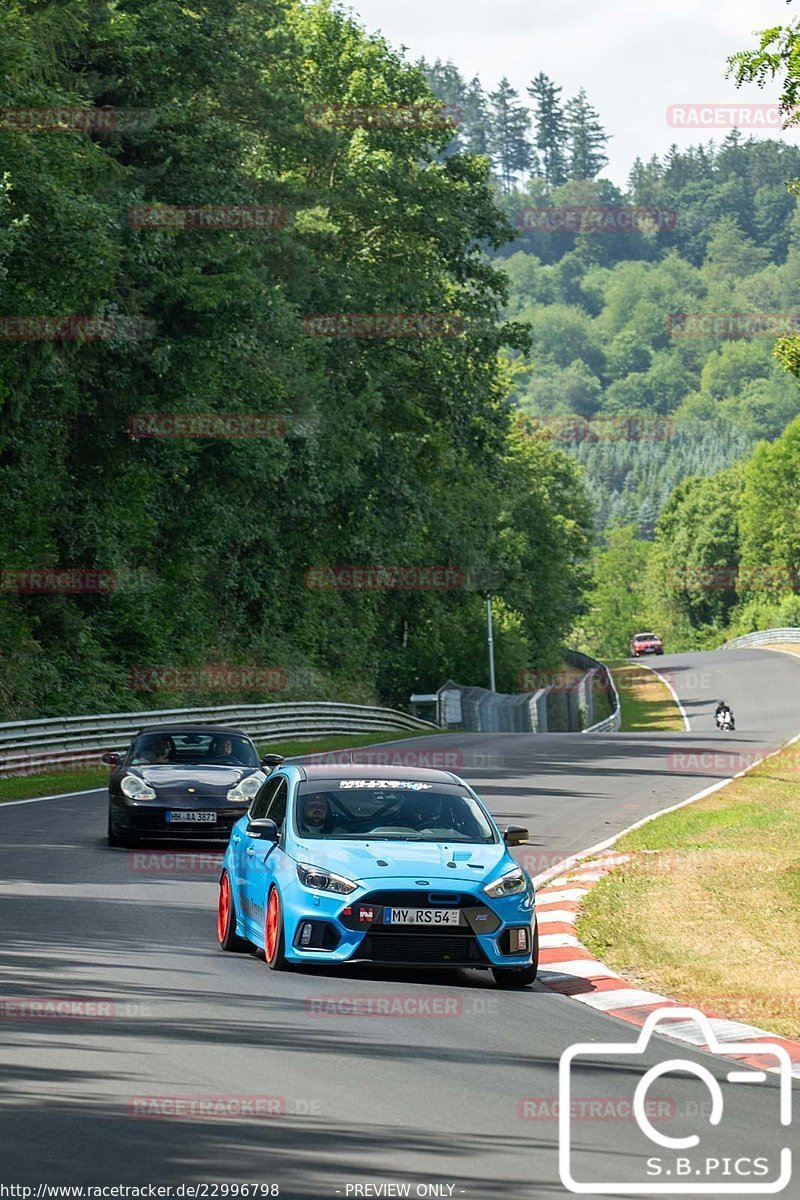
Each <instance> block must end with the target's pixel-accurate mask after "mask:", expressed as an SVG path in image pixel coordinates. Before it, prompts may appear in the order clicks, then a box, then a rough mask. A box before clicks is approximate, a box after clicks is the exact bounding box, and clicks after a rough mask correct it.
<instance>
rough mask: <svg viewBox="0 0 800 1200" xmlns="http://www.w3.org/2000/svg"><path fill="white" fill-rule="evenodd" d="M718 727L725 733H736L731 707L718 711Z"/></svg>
mask: <svg viewBox="0 0 800 1200" xmlns="http://www.w3.org/2000/svg"><path fill="white" fill-rule="evenodd" d="M717 729H719V730H721V731H722V732H723V733H734V732H735V731H736V726H735V725H734V723H733V713H732V712H731V710H730V709H729V708H723V709H722V711H721V712H718V713H717Z"/></svg>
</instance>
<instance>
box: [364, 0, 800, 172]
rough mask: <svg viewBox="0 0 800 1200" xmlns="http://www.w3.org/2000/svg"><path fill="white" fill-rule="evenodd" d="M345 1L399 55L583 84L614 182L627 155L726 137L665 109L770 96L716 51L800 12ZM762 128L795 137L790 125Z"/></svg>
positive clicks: (736, 4) (658, 2)
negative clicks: (604, 135) (739, 76)
mask: <svg viewBox="0 0 800 1200" xmlns="http://www.w3.org/2000/svg"><path fill="white" fill-rule="evenodd" d="M349 7H350V8H351V9H352V10H353V11H354V12H355V13H356V15H357V16H358V17H359V19H360V21H361V23H362V24H363V25H364V26H365V27H366V28H367V29H368V30H370V31H372V32H375V31H378V30H380V31H381V32H382V33H383V34H384V36H385V37H386V38H387V40H388V41H389V42H390V43H391V44H392V45H393V46H394V47H395V48H399V47H400V46H405V47H407V54H408V57H409V58H411V59H417V58H419V57H421V56H424V57H425V58H427V59H429V60H433V59H436V58H441V59H444V60H446V59H452V61H453V62H454V63H455V64H456V66H457V67H458V68H459V70H460V71H461V73H462V75H464V76H465V77H466V78H467V79H471V78H472V76H473V75H480V77H481V80H482V82H483V85H484V88H486V89H487V90H488V91H491V90H493V89H494V87H495V86H496V84H497V81H498V80H499V79H500V78H501V77H502V76H503V75H506V76H507V77H508V79H509V80H510V81H511V84H512V86H513V87H515V88H516V89H517V90H518V91H519V93H520V97H521V98H524V99H526V100H527V99H528V97H527V95H526V92H525V89H526V87H527V85H528V83H529V82H530V80H531V79H532V78H533V76H535V75H537V74H538V73H539V71H544V72H545V73H546V74H547V75H549V76H550V77H551V78H552V79H554V80H555V82H556V83H557V84H561V85H563V88H564V91H563V93H562V99H565V98H567V97H568V96H571V95H574V93H575V92H577V90H578V88H579V87H581V86H584V87H585V88H586V91H587V93H588V95H589V100H590V103H591V104H593V106H594V107H595V108H596V109H597V110H598V111H599V113H600V117H601V120H602V123H603V124H604V126H605V128H606V130H607V131H608V132H609V133H612V134H613V139H612V141H611V142H610V143H609V148H608V154H609V159H610V162H609V166H608V167H607V168H606V169H605V170H604V171H603V175H604V176H606V177H607V178H610V179H612V180H613V181H614V182H615V183H617V184H619V185H620V186H622V187H624V185H625V183H626V181H627V177H628V172H629V170H630V167H631V165H632V163H633V161H634V159H635V158H636V157H637V155H638V156H640V157H642V158H649V157H650V156H651V154H653V153H656V154H661V155H663V154H664V153H665V152H666V151H667V150H668V149H669V147H670V145H672V143H676V144H677V145H678V146H679V147H685V146H688V145H692V144H696V143H697V142H700V141H703V142H707V141H709V140H710V138H711V137H713V138H714V140H715V141H721V140H722V138H724V137H725V135H726V132H727V130H726V129H725V128H715V129H709V128H708V127H707V126H705V127H702V128H697V127H695V128H684V127H679V126H676V125H670V123H669V122H668V110H669V108H670V106H674V105H679V106H681V111H679V112H678V113H677V114H675V119H676V120H678V121H680V120H681V119H684V121H688V120H691V119H693V116H692V114H691V113H690V112H689V111H687V110H688V109H690V108H692V107H694V108H695V110H697V109H698V108H699V107H700V106H703V105H706V106H707V105H713V106H719V105H730V104H731V103H733V104H735V105H740V104H746V105H747V106H748V112H749V111H750V110H749V106H751V105H753V104H757V105H763V104H774V103H775V102H777V100H778V96H779V94H780V87H779V84H778V83H777V82H776V83H768V84H767V86H766V87H765V88H764V89H760V88H758V87H756V86H754V85H748V86H746V87H742V88H737V87H736V85H735V83H734V82H733V80H726V78H725V69H726V58H727V56H728V55H729V54H732V53H734V52H736V51H739V50H748V49H751V48H754V47H755V45H756V38H755V36H754V34H755V31H756V30H761V29H765V28H769V27H771V26H774V25H785V24H787V23H788V22H789V21H791V20H792V18H793V17H797V16H798V15H800V14H799V12H798V10H799V9H800V5H798V4H796V3H794V4H791V5H788V6H787V4H786V3H785V0H615V3H613V4H609V3H608V0H599V2H598V0H552V3H550V4H547V5H545V4H542V3H541V0H491V3H483V2H480V0H352V2H351V3H350V4H349ZM765 115H766V114H763V113H753V115H752V120H757V119H758V117H759V116H765ZM695 119H702V120H706V119H707V116H706V115H704V114H701V113H699V112H697V116H696V118H695ZM712 119H716V118H712ZM743 127H744V126H743V125H742V128H743ZM770 136H773V137H778V138H785V139H787V140H789V141H792V142H794V143H795V144H800V130H792V131H791V132H787V131H785V130H781V129H780V128H778V129H777V130H774V131H772V132H771V134H770Z"/></svg>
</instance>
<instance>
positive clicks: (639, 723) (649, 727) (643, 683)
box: [607, 661, 684, 733]
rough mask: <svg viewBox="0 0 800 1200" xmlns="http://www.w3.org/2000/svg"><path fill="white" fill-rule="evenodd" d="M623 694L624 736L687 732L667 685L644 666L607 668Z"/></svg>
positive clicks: (619, 665)
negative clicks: (627, 734)
mask: <svg viewBox="0 0 800 1200" xmlns="http://www.w3.org/2000/svg"><path fill="white" fill-rule="evenodd" d="M607 665H608V667H609V670H610V671H611V674H612V675H613V676H614V683H615V685H616V688H617V691H618V692H619V702H620V708H621V710H622V732H623V733H655V732H656V731H658V730H666V731H671V730H676V731H680V730H683V728H684V724H683V717H682V716H681V711H680V709H679V708H678V706H677V704H676V703H675V701H674V699H673V697H672V693H671V692H670V690H669V688H668V687H667V685H666V684H665V683H664V682H663V681H662V680H661V679H659V677H658V676H657V675H655V674H653V672H652V671H651V670H648V668H647V667H644V666H642V665H641V664H640V663H626V662H623V661H617V662H612V663H608V664H607Z"/></svg>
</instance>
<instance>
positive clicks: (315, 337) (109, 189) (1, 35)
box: [0, 0, 800, 719]
mask: <svg viewBox="0 0 800 1200" xmlns="http://www.w3.org/2000/svg"><path fill="white" fill-rule="evenodd" d="M775 36H776V37H780V36H783V35H782V34H781V31H778V32H777V34H775ZM793 45H794V43H793V42H791V41H787V50H786V54H785V60H786V62H787V63H789V66H788V67H787V73H788V74H787V78H788V82H787V85H786V88H787V91H786V95H787V103H788V102H789V101H791V99H792V95H793V92H792V87H793V84H792V82H791V80H792V72H793V71H796V68H795V66H794V65H792V64H794V63H795V60H796V51H793V50H792V46H793ZM793 55H794V57H793ZM0 58H1V59H2V72H1V73H0V101H2V104H0V114H1V115H2V119H0V153H1V154H2V174H0V332H1V333H2V336H1V337H0V571H1V572H2V576H0V593H2V594H0V717H4V718H6V719H13V718H17V717H22V716H29V715H39V716H47V715H52V714H58V713H68V712H91V711H98V710H112V709H120V708H122V709H135V708H141V707H167V706H169V705H170V704H173V703H196V702H197V703H211V702H222V701H230V700H235V699H237V697H238V695H239V692H240V690H241V693H242V694H244V693H245V691H246V694H247V695H248V697H249V698H251V699H253V700H262V699H276V698H284V697H286V698H293V697H302V698H325V697H333V696H336V697H339V698H344V699H354V700H374V699H381V700H382V701H388V702H391V703H394V704H398V705H406V704H407V700H408V696H409V693H410V692H411V691H413V690H423V691H427V690H430V689H432V688H435V687H437V686H438V685H439V684H441V683H442V682H443V681H444V679H445V678H446V677H448V676H454V677H458V678H461V679H462V680H463V681H464V682H469V683H485V682H486V666H485V643H484V636H485V631H484V625H483V622H484V611H483V596H484V593H485V592H486V591H487V590H491V592H492V593H493V596H494V608H495V620H496V629H497V637H496V650H497V668H498V674H497V683H498V687H499V688H500V689H501V690H512V689H513V687H514V682H515V680H516V679H517V678H518V674H519V671H520V670H521V668H523V667H530V666H531V665H532V664H534V665H535V666H536V667H537V668H547V667H549V666H552V665H555V664H556V663H557V661H558V659H559V655H560V649H561V646H562V645H563V644H564V643H565V642H566V641H574V642H576V643H577V644H580V645H582V646H583V647H584V648H586V649H589V650H590V651H594V650H597V651H600V652H602V653H617V652H620V649H621V648H622V649H624V642H625V641H626V640H627V637H628V636H629V634H630V632H631V630H632V627H633V626H634V625H641V624H657V623H659V622H660V623H661V626H662V627H663V630H664V631H665V633H666V634H667V635H668V636H669V637H670V638H671V639H672V640H673V644H674V645H676V646H677V645H678V644H681V645H693V644H701V643H703V644H705V642H708V641H710V640H713V637H715V636H717V635H718V634H719V632H720V631H721V630H723V629H725V628H728V627H738V626H741V625H743V624H744V625H746V624H747V623H748V622H752V621H754V620H764V619H772V618H773V617H775V616H776V615H778V616H780V617H781V618H782V619H783V618H784V617H785V618H786V619H788V618H789V616H791V613H790V612H789V609H790V608H791V603H793V602H794V601H793V592H792V590H791V589H790V590H789V591H788V593H787V595H786V596H784V597H783V598H781V597H780V596H777V595H776V594H775V591H774V588H773V590H772V591H771V592H770V593H769V596H768V603H767V602H765V600H764V594H763V591H757V592H756V594H753V591H752V586H751V587H750V591H747V592H746V591H745V590H743V584H742V578H743V577H741V578H740V577H738V576H737V579H736V580H735V581H734V583H733V585H732V587H731V588H730V589H728V590H724V589H722V590H720V589H719V588H717V589H716V590H715V591H714V592H713V594H712V593H711V592H710V591H709V589H708V588H706V589H705V592H703V591H702V589H697V588H696V587H695V586H694V583H693V577H692V578H689V576H688V575H687V574H686V572H687V570H688V566H687V564H688V565H689V566H690V565H692V564H694V565H695V566H697V565H702V566H704V567H707V566H709V565H710V564H711V565H715V566H724V567H725V568H728V567H730V565H731V564H732V563H741V564H743V565H744V566H752V565H753V564H754V563H755V561H756V560H757V559H758V558H759V555H761V556H762V557H763V554H764V553H765V552H767V551H768V553H769V555H770V558H769V561H770V563H771V564H773V565H778V566H780V565H781V564H784V565H785V566H786V567H787V568H788V567H789V566H790V565H791V566H792V567H794V566H795V565H796V563H797V561H800V560H798V559H797V558H795V559H794V560H793V559H792V555H793V553H794V543H793V541H792V537H793V535H792V534H791V533H790V532H788V531H787V530H788V526H787V521H786V508H785V501H786V495H787V489H789V490H791V489H792V488H794V481H795V474H794V472H795V471H796V470H797V469H798V468H797V467H796V464H795V447H796V445H797V444H798V443H800V432H798V431H799V430H800V425H799V424H798V422H797V421H794V419H795V418H796V417H797V414H798V413H800V389H798V386H797V380H796V378H795V377H794V376H793V375H792V373H791V372H792V370H793V371H794V372H795V374H797V373H798V364H800V353H798V350H797V347H798V345H800V342H798V340H797V339H793V338H788V339H784V340H783V341H782V342H780V343H779V351H778V357H777V358H776V355H775V352H774V336H773V334H774V330H773V329H772V327H771V326H770V328H769V329H765V328H756V329H755V332H753V329H752V328H749V329H748V330H746V331H745V333H744V334H742V333H741V331H740V332H739V333H737V334H736V336H732V335H730V334H729V332H727V331H724V330H723V332H722V333H720V331H719V329H711V331H710V332H709V331H708V330H705V329H704V328H703V327H702V325H698V322H697V318H696V316H695V314H699V313H703V314H725V313H738V314H751V317H752V314H753V313H756V314H758V313H764V312H769V313H784V314H787V313H791V312H792V311H793V310H794V311H795V312H797V311H798V310H800V216H799V215H798V202H797V189H796V188H795V189H792V188H791V187H790V186H787V184H788V182H789V181H790V180H792V179H796V178H797V177H798V176H800V151H798V149H797V148H796V147H794V146H791V145H789V144H788V143H782V142H779V141H777V140H773V141H752V140H750V141H746V140H744V139H742V138H741V137H740V135H739V134H737V133H732V134H730V135H729V136H728V137H726V138H725V139H724V141H723V142H722V144H721V145H719V146H714V145H705V146H697V147H694V148H692V149H688V150H684V151H678V150H677V149H673V150H672V151H671V152H670V153H669V155H667V157H666V158H665V159H663V160H659V159H658V158H654V157H651V158H650V159H649V160H645V159H642V160H640V161H637V162H636V163H635V164H634V167H633V170H632V172H631V176H630V180H629V182H628V186H627V189H626V190H625V191H623V190H621V189H619V188H617V187H616V186H615V185H614V184H612V183H611V182H609V181H608V180H607V179H603V178H602V171H603V168H604V166H605V164H606V148H607V144H608V139H609V134H608V133H607V132H606V130H605V129H604V128H603V126H602V124H601V121H600V117H599V116H598V114H597V112H596V111H595V110H594V109H593V107H592V105H591V103H590V99H589V97H588V96H587V95H586V94H585V92H583V91H580V92H579V93H578V94H577V95H576V96H574V97H571V98H563V99H562V96H561V90H560V88H559V87H558V86H557V84H556V83H554V82H553V81H552V80H551V79H549V78H548V76H547V75H545V74H544V73H543V72H540V73H539V74H538V75H536V76H535V77H534V78H532V80H531V84H530V88H529V89H528V97H527V99H526V100H525V101H524V102H523V101H520V98H519V96H518V95H517V94H516V93H515V92H514V90H513V89H512V88H511V87H510V85H509V84H508V81H507V80H502V81H501V82H500V84H499V85H498V86H497V88H496V89H495V91H493V92H492V91H490V92H485V91H484V89H483V87H482V85H481V82H480V80H478V79H474V80H472V81H469V82H467V81H465V80H464V79H463V78H462V77H461V75H460V74H459V72H458V70H457V68H456V67H455V66H453V64H449V63H448V64H442V63H436V64H428V63H425V62H420V63H417V64H413V63H411V62H409V61H408V60H407V59H406V58H405V57H404V55H403V54H401V53H398V52H395V51H394V50H393V49H392V48H391V47H390V46H388V45H387V44H386V42H385V41H384V40H383V39H382V38H380V37H376V36H371V35H369V34H367V33H366V32H365V31H364V30H363V29H362V28H361V27H360V26H359V24H358V23H357V22H355V21H354V20H353V19H352V18H351V17H350V16H348V15H347V14H346V13H343V12H342V11H340V10H339V9H338V8H336V7H334V6H332V5H330V4H329V3H327V2H326V0H322V2H320V3H312V4H309V3H304V2H302V0H268V2H265V0H205V2H203V0H201V2H200V3H198V4H196V5H193V6H192V7H191V8H190V9H187V8H186V7H185V6H183V5H181V4H179V3H177V0H115V2H114V3H112V2H110V0H64V2H63V3H58V4H50V3H39V2H34V0H9V2H8V3H7V4H6V5H5V6H4V7H3V9H2V12H0ZM783 61H784V60H783V58H782V57H781V55H780V54H779V55H777V57H776V56H775V55H772V56H771V52H770V51H769V50H768V49H765V48H762V52H761V54H760V55H759V54H758V53H756V54H754V55H752V56H747V55H745V56H743V57H742V59H741V61H740V62H739V63H738V64H737V67H736V70H737V72H738V74H739V75H740V77H741V78H759V77H763V76H764V74H765V73H767V74H768V73H769V72H770V71H777V70H779V69H780V67H781V64H782V63H783ZM795 99H796V97H795ZM528 101H530V103H528ZM408 114H412V117H411V118H409V116H408ZM413 114H417V115H416V116H413ZM420 114H423V116H420ZM423 118H424V119H423ZM631 208H636V209H637V210H647V213H649V212H650V211H651V210H657V211H658V213H660V214H662V216H663V219H661V217H659V219H657V220H655V221H653V220H651V218H650V216H648V215H647V213H645V216H644V217H641V212H640V215H639V216H637V218H636V220H635V221H633V222H632V223H629V225H628V227H626V228H623V227H622V225H618V226H617V227H614V228H609V227H605V228H591V227H578V228H572V229H571V230H570V231H569V232H566V231H564V230H563V229H553V228H547V227H546V224H547V223H546V222H545V224H544V225H543V224H542V222H541V220H539V219H538V217H537V214H539V216H541V212H542V210H548V211H550V210H558V211H561V212H564V211H566V210H569V211H571V212H573V213H574V212H575V211H579V212H585V211H587V210H592V211H595V212H597V211H601V212H608V211H614V212H617V211H621V210H629V209H631ZM220 212H222V213H223V216H222V217H220V215H219V214H220ZM224 214H227V215H224ZM531 214H533V215H534V218H535V219H533V220H532V219H530V218H531ZM698 329H700V335H698ZM791 331H792V330H791V329H790V332H791ZM787 368H788V370H787ZM223 419H224V420H223ZM793 421H794V423H793V424H792V422H793ZM225 422H227V424H226V423H225ZM787 425H788V426H789V428H788V429H787V430H786V432H785V433H784V432H783V431H784V430H785V429H786V427H787ZM221 429H222V430H224V429H228V431H229V432H228V433H225V432H224V431H223V432H220V430H221ZM230 429H235V430H238V433H237V434H235V435H234V434H231V433H230ZM159 431H160V432H159ZM164 431H167V433H166V434H165V432H164ZM762 439H766V441H764V440H762ZM745 506H748V507H747V508H746V511H745ZM790 524H791V525H792V526H796V524H797V523H796V522H794V521H792V522H790ZM779 531H787V532H779ZM798 549H800V547H798ZM757 565H758V564H757ZM760 565H761V566H763V563H761V564H760ZM329 568H334V570H330V569H329ZM414 568H421V569H422V570H421V571H419V572H416V573H415V572H414V570H413V569H414ZM353 569H355V570H353ZM56 571H58V572H70V571H71V572H73V573H74V575H75V578H79V579H84V580H85V579H86V578H89V577H91V578H93V579H95V586H94V587H88V586H81V587H80V588H79V589H78V590H70V589H69V588H62V587H61V586H60V585H59V586H50V584H47V583H46V584H45V586H43V587H40V586H39V585H38V584H37V585H36V586H34V585H33V584H30V583H29V584H28V585H20V583H19V580H20V579H23V578H29V577H28V576H22V575H19V572H38V573H39V574H38V575H37V576H36V578H38V579H40V580H41V579H45V580H50V581H52V580H53V579H55V578H58V579H61V578H63V576H60V575H59V576H58V577H56V576H55V575H54V574H53V573H54V572H56ZM592 571H594V583H592V582H591V580H592ZM665 572H666V573H667V574H665ZM87 573H88V574H87ZM723 575H724V578H725V579H726V580H728V578H729V577H728V575H725V573H724V572H723ZM98 578H102V579H103V580H105V581H106V583H105V585H104V586H103V587H100V586H97V583H96V581H97V579H98ZM748 578H749V580H750V584H751V585H752V573H751V575H750V576H749V577H748ZM443 579H444V580H446V581H447V582H446V583H445V584H442V583H441V580H443ZM398 580H401V582H398ZM402 580H406V581H408V580H411V581H412V582H402ZM665 580H666V581H667V582H666V585H665ZM365 581H366V582H365ZM414 581H416V582H414ZM420 581H423V582H420ZM437 581H439V582H437ZM709 596H710V598H709ZM787 605H788V607H787ZM770 606H771V607H770ZM793 611H794V610H792V612H793ZM797 616H798V619H800V612H798V614H797ZM737 623H738V626H737ZM612 626H613V627H612ZM621 644H622V646H621ZM225 666H227V667H230V668H236V667H242V668H245V669H246V670H248V671H249V672H250V673H251V674H250V675H249V676H248V678H254V679H256V680H261V683H260V684H256V685H253V686H252V690H250V689H251V685H250V684H247V685H246V686H245V684H244V683H243V684H242V688H241V689H239V688H238V687H237V686H236V685H235V684H231V683H230V681H229V682H228V685H227V686H226V689H225V692H224V695H220V694H219V687H218V686H217V690H216V692H214V691H212V692H209V685H208V679H209V675H208V671H207V669H209V668H211V667H225ZM184 667H185V668H189V667H193V668H197V669H198V672H199V674H198V675H197V676H194V677H193V676H189V675H184V676H180V675H179V674H177V673H176V669H177V668H184ZM162 669H164V670H165V673H164V674H163V675H159V676H157V677H158V678H159V679H161V680H162V684H161V686H160V688H159V690H155V691H154V690H153V689H152V688H142V687H140V686H137V684H136V682H135V681H136V680H137V679H141V678H143V677H144V676H143V675H142V672H143V671H144V672H145V674H146V673H147V672H148V671H149V672H150V675H149V676H148V678H152V677H153V671H154V670H156V671H159V670H162ZM204 672H205V673H204ZM220 677H222V676H221V675H219V676H217V678H220ZM163 680H168V681H169V683H168V684H164V683H163ZM265 680H268V681H271V682H270V683H269V684H266V683H264V681H265ZM204 681H205V682H204ZM275 681H280V686H281V687H282V691H281V695H280V697H278V696H276V695H275V693H274V691H271V690H270V688H271V687H273V686H277V684H276V682H275ZM259 689H260V690H259Z"/></svg>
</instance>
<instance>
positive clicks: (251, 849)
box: [245, 846, 255, 858]
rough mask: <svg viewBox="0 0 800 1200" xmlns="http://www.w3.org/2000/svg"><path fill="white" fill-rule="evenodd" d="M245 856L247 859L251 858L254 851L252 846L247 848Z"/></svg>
mask: <svg viewBox="0 0 800 1200" xmlns="http://www.w3.org/2000/svg"><path fill="white" fill-rule="evenodd" d="M245 854H246V855H247V857H248V858H252V857H253V855H254V854H255V850H254V849H253V847H252V846H248V847H247V849H246V851H245Z"/></svg>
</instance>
